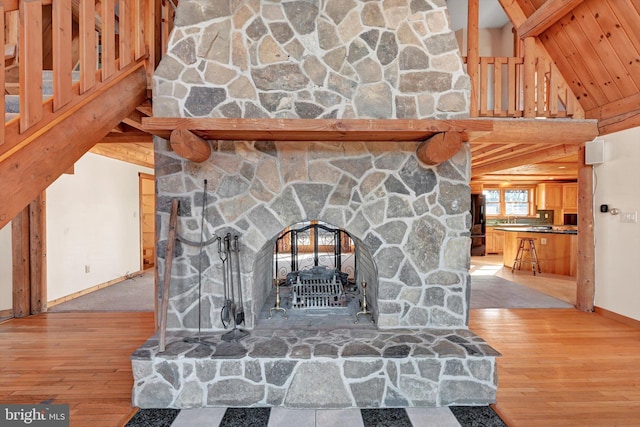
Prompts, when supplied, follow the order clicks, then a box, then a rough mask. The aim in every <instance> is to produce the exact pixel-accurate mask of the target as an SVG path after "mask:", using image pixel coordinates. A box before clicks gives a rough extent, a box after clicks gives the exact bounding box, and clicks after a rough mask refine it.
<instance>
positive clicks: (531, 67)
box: [524, 37, 536, 118]
mask: <svg viewBox="0 0 640 427" xmlns="http://www.w3.org/2000/svg"><path fill="white" fill-rule="evenodd" d="M535 45H536V39H535V38H534V37H527V38H526V39H524V116H525V117H526V118H533V117H535V116H536V57H535V52H534V50H535Z"/></svg>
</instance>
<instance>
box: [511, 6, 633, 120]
mask: <svg viewBox="0 0 640 427" xmlns="http://www.w3.org/2000/svg"><path fill="white" fill-rule="evenodd" d="M500 2H501V4H502V5H503V7H504V8H505V10H506V11H507V13H508V15H509V16H510V18H511V19H512V21H513V22H514V23H515V24H516V26H521V27H522V29H523V30H524V31H526V30H527V27H528V25H527V22H529V23H531V22H532V21H531V20H530V21H526V18H529V19H531V18H532V17H534V16H535V15H536V14H539V13H541V12H540V11H542V10H544V9H546V8H550V7H552V5H553V3H557V4H559V2H557V1H547V2H544V1H543V0H516V1H515V2H508V1H506V0H500ZM565 3H566V5H569V4H572V5H573V6H574V7H573V8H571V10H569V11H567V13H566V14H565V15H564V16H563V17H562V18H561V19H559V20H558V21H557V22H556V23H554V24H553V25H551V26H549V27H548V29H546V30H545V31H542V32H541V33H540V36H539V39H540V41H541V42H542V43H543V45H544V46H545V47H546V49H547V50H548V52H549V54H550V55H551V57H552V59H553V60H554V61H555V63H556V65H557V67H558V69H559V70H560V72H561V73H562V75H563V76H564V77H565V79H566V81H567V83H568V84H569V87H570V89H571V90H572V91H573V93H574V94H576V96H577V97H578V100H579V102H580V104H581V105H582V107H583V108H584V110H585V111H586V114H587V117H589V118H597V119H599V120H604V121H613V122H614V123H616V122H624V124H623V125H622V126H618V127H613V128H605V127H603V128H601V130H602V131H603V132H613V131H616V130H621V129H622V128H628V127H632V126H637V125H638V121H633V120H629V119H630V118H631V117H637V116H638V115H640V104H639V103H638V102H635V103H630V102H629V103H627V102H625V100H626V99H628V98H636V97H637V96H638V91H639V90H640V81H639V80H640V7H638V4H637V2H635V0H584V1H582V2H578V1H575V2H574V1H568V2H565ZM523 16H524V17H525V20H524V21H523V18H522V17H523ZM615 105H625V107H624V108H623V110H622V111H617V110H616V109H615V108H605V107H607V106H615Z"/></svg>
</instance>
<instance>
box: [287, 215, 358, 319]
mask: <svg viewBox="0 0 640 427" xmlns="http://www.w3.org/2000/svg"><path fill="white" fill-rule="evenodd" d="M274 259H275V269H274V271H275V272H276V277H275V280H276V282H277V283H278V284H279V285H282V286H284V287H285V288H286V290H285V291H284V293H286V294H287V296H288V298H287V299H288V300H289V304H288V305H289V307H290V308H292V309H321V308H332V307H346V306H347V305H348V301H349V300H350V298H348V295H347V294H348V293H350V292H353V291H354V290H356V288H357V287H356V278H355V275H356V257H355V246H354V243H353V240H352V239H351V238H350V237H349V234H348V233H347V232H346V231H344V230H341V229H339V228H334V227H331V226H330V225H328V224H326V223H323V222H319V221H311V222H304V223H298V224H295V225H293V226H291V227H289V228H287V229H286V230H284V231H283V232H282V233H281V234H280V236H279V237H278V239H277V242H276V246H275V251H274Z"/></svg>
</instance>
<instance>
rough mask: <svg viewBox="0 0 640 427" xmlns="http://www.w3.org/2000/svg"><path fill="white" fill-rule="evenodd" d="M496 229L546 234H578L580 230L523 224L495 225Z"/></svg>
mask: <svg viewBox="0 0 640 427" xmlns="http://www.w3.org/2000/svg"><path fill="white" fill-rule="evenodd" d="M495 230H501V231H508V232H517V233H546V234H578V230H573V229H563V228H554V227H552V226H534V227H531V226H522V227H513V226H505V227H495Z"/></svg>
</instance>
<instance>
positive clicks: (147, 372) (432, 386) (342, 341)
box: [132, 327, 499, 408]
mask: <svg viewBox="0 0 640 427" xmlns="http://www.w3.org/2000/svg"><path fill="white" fill-rule="evenodd" d="M221 335H222V334H220V333H216V334H206V335H201V341H202V342H200V343H193V342H190V341H192V340H187V341H189V342H186V341H185V340H184V338H185V336H186V335H184V334H173V335H172V336H170V337H169V341H168V342H169V344H168V346H167V349H166V351H165V352H164V353H158V339H157V337H156V336H154V337H151V338H150V339H149V340H148V341H147V342H146V343H145V344H144V345H143V346H142V347H140V348H139V349H138V350H137V351H136V352H135V353H134V354H133V355H132V365H133V374H134V380H135V381H134V389H133V405H134V406H139V407H141V408H194V407H203V406H214V407H215V406H242V407H251V406H276V407H288V408H349V407H358V408H371V407H415V406H423V407H424V406H433V407H435V406H451V405H488V404H490V403H494V402H495V399H496V390H497V371H496V363H495V362H496V357H498V356H499V353H498V352H496V351H495V350H494V349H493V348H491V347H490V346H489V345H488V344H487V343H486V342H485V341H484V340H483V339H482V338H480V337H478V336H476V335H475V334H474V333H473V332H471V331H469V330H466V329H460V330H443V329H421V330H418V331H416V330H402V329H398V330H393V331H381V330H374V329H367V328H355V327H354V328H345V329H330V330H329V329H317V330H312V329H306V330H300V329H288V330H283V329H256V330H253V331H252V332H251V334H250V335H249V336H248V337H246V338H245V339H242V340H240V341H232V342H226V341H223V340H222V339H221ZM203 342H206V343H211V344H204V343H203Z"/></svg>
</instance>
